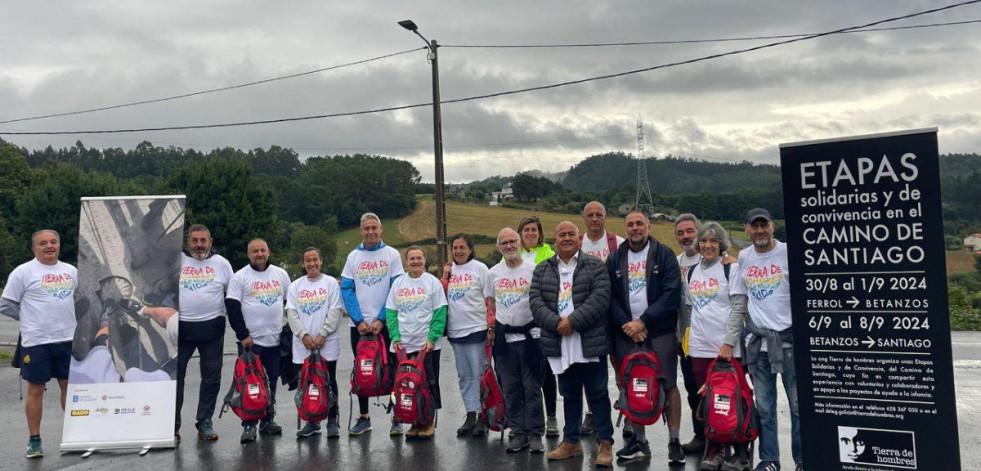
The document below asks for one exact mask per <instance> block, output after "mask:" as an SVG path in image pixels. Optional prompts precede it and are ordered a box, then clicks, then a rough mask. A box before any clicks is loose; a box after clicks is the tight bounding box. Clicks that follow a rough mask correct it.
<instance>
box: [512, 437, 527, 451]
mask: <svg viewBox="0 0 981 471" xmlns="http://www.w3.org/2000/svg"><path fill="white" fill-rule="evenodd" d="M525 448H528V437H526V436H524V435H515V436H514V439H513V440H508V453H517V452H519V451H521V450H524V449H525Z"/></svg>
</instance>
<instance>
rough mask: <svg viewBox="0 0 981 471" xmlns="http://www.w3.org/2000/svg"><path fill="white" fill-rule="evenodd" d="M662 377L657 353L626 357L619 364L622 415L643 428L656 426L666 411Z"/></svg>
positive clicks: (642, 353) (619, 403)
mask: <svg viewBox="0 0 981 471" xmlns="http://www.w3.org/2000/svg"><path fill="white" fill-rule="evenodd" d="M662 376H663V374H662V372H661V363H660V362H659V361H658V360H657V355H655V354H654V352H646V351H638V352H634V353H631V354H629V355H627V356H625V357H624V358H623V361H621V362H620V381H621V384H623V389H622V390H621V391H620V399H619V400H618V401H617V405H618V407H619V408H620V413H622V414H623V415H624V416H626V417H627V418H628V419H630V420H631V421H633V422H636V423H638V424H642V425H650V424H653V423H655V422H657V419H659V418H661V412H662V411H663V410H664V380H663V378H662Z"/></svg>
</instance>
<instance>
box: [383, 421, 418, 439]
mask: <svg viewBox="0 0 981 471" xmlns="http://www.w3.org/2000/svg"><path fill="white" fill-rule="evenodd" d="M415 428H416V426H415V425H413V426H411V427H409V430H410V431H412V432H415ZM388 434H389V435H391V436H393V437H397V436H399V435H402V434H405V435H406V436H409V437H414V436H416V434H415V433H405V430H403V429H402V423H401V422H394V421H393V422H392V428H391V429H389V431H388Z"/></svg>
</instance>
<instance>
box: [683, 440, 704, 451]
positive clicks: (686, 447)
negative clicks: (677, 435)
mask: <svg viewBox="0 0 981 471" xmlns="http://www.w3.org/2000/svg"><path fill="white" fill-rule="evenodd" d="M681 451H683V452H685V454H686V455H700V454H702V452H703V451H705V440H702V439H701V438H698V437H692V439H691V441H690V442H688V443H685V444H683V445H681Z"/></svg>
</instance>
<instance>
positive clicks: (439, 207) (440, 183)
mask: <svg viewBox="0 0 981 471" xmlns="http://www.w3.org/2000/svg"><path fill="white" fill-rule="evenodd" d="M399 26H401V27H403V28H405V29H407V30H409V31H412V32H413V33H416V35H417V36H419V37H420V38H422V40H423V41H424V42H425V43H426V47H427V48H428V49H429V54H428V55H427V56H426V58H427V59H428V60H429V63H430V64H431V65H432V68H433V146H434V152H433V153H434V155H435V159H436V165H435V166H436V169H435V172H434V173H435V179H436V194H435V199H436V263H437V266H438V267H439V269H440V270H442V269H443V265H445V264H446V190H445V186H446V184H445V183H444V176H443V122H442V118H441V116H440V109H439V101H440V100H439V62H438V57H437V52H436V51H437V48H438V47H439V45H438V44H437V43H436V40H435V39H434V40H432V41H429V40H427V39H426V38H425V37H424V36H423V35H422V34H420V33H419V27H418V26H416V24H415V22H414V21H412V20H403V21H399Z"/></svg>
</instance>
